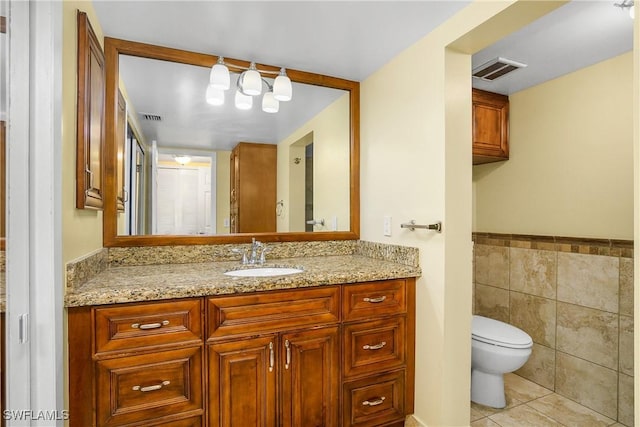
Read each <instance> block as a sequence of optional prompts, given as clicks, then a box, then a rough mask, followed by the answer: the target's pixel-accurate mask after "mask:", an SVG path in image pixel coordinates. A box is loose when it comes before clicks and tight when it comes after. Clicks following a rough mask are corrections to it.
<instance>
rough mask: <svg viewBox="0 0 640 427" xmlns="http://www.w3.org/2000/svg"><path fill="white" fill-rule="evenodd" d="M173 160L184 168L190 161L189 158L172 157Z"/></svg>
mask: <svg viewBox="0 0 640 427" xmlns="http://www.w3.org/2000/svg"><path fill="white" fill-rule="evenodd" d="M173 159H174V160H175V161H176V162H177V163H179V164H180V165H181V166H184V165H186V164H187V163H189V162H190V161H191V156H174V157H173Z"/></svg>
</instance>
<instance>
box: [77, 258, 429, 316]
mask: <svg viewBox="0 0 640 427" xmlns="http://www.w3.org/2000/svg"><path fill="white" fill-rule="evenodd" d="M247 267H297V268H302V269H303V270H304V271H303V272H302V273H297V274H292V275H286V276H271V277H237V276H229V275H225V274H223V273H224V272H226V271H229V270H236V269H238V268H247ZM420 275H421V270H420V267H417V266H411V265H405V264H401V263H397V262H392V261H386V260H380V259H376V258H370V257H367V256H363V255H337V256H315V257H298V258H279V259H273V260H270V261H268V262H267V263H265V264H264V265H259V266H258V265H256V266H242V265H240V264H239V263H238V261H216V262H202V263H187V264H156V265H136V266H121V267H113V266H112V267H109V268H107V269H106V270H105V271H103V272H101V273H99V274H97V275H96V276H95V277H92V278H91V279H90V280H88V281H86V282H85V283H83V284H82V285H81V286H78V287H76V288H73V289H69V290H68V291H67V294H66V295H65V305H66V306H67V307H78V306H87V305H100V304H113V303H126V302H139V301H151V300H162V299H171V298H186V297H201V296H207V295H225V294H235V293H243V292H255V291H266V290H276V289H294V288H303V287H311V286H326V285H334V284H340V283H355V282H366V281H373V280H385V279H395V278H406V277H417V276H420Z"/></svg>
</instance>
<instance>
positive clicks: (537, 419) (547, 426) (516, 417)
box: [490, 404, 562, 427]
mask: <svg viewBox="0 0 640 427" xmlns="http://www.w3.org/2000/svg"><path fill="white" fill-rule="evenodd" d="M490 418H491V421H494V422H495V423H497V424H498V425H500V426H501V427H562V424H560V423H559V422H557V421H555V420H554V419H552V418H549V417H547V416H546V415H544V414H542V413H540V412H538V411H536V410H535V409H533V408H532V407H530V406H527V405H526V404H525V405H520V406H516V407H515V408H511V409H507V410H506V411H503V412H501V413H499V414H495V415H492V416H491V417H490Z"/></svg>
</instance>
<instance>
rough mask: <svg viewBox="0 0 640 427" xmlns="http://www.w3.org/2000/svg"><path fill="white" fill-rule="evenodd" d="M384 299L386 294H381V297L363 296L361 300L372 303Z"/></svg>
mask: <svg viewBox="0 0 640 427" xmlns="http://www.w3.org/2000/svg"><path fill="white" fill-rule="evenodd" d="M386 299H387V296H386V295H382V296H381V297H377V298H369V297H364V298H363V299H362V300H363V301H364V302H370V303H372V304H376V303H379V302H382V301H384V300H386Z"/></svg>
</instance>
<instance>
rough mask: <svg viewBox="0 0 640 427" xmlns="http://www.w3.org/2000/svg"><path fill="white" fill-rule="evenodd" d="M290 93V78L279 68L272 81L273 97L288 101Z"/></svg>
mask: <svg viewBox="0 0 640 427" xmlns="http://www.w3.org/2000/svg"><path fill="white" fill-rule="evenodd" d="M291 93H292V88H291V79H290V78H289V76H287V72H286V71H285V69H284V68H281V69H280V74H278V77H276V80H275V81H274V82H273V97H274V98H275V99H277V100H278V101H290V100H291Z"/></svg>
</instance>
